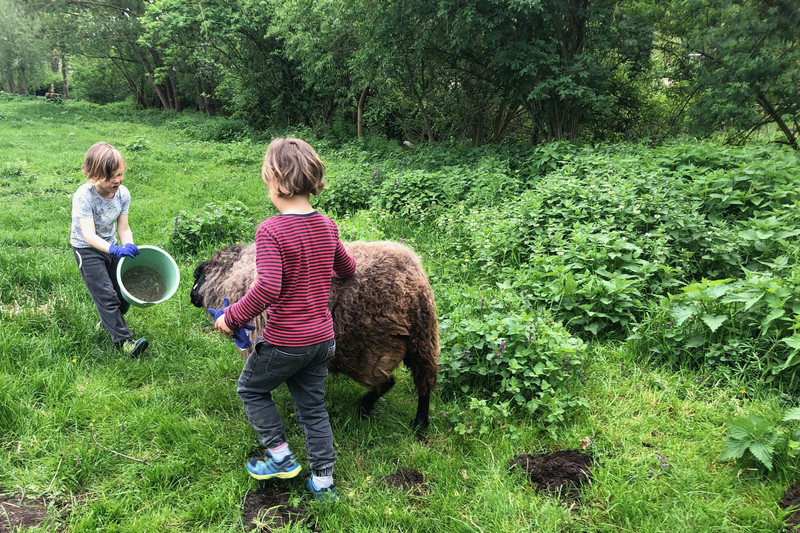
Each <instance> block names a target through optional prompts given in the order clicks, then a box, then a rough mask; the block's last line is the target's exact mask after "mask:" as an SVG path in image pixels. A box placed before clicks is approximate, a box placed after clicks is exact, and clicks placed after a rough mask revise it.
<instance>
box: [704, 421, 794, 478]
mask: <svg viewBox="0 0 800 533" xmlns="http://www.w3.org/2000/svg"><path fill="white" fill-rule="evenodd" d="M798 421H800V407H795V408H793V409H789V410H788V411H787V412H786V414H785V415H784V416H783V418H782V419H781V421H780V422H779V423H775V421H773V420H768V419H766V418H764V417H761V416H758V415H755V414H751V415H749V416H746V417H739V418H736V419H733V420H729V421H728V422H727V423H726V426H727V429H728V435H727V439H725V444H724V446H723V450H722V454H721V455H720V457H719V458H720V460H721V461H726V460H742V459H744V458H745V457H752V458H753V459H755V460H756V461H757V462H758V463H759V464H761V465H763V466H764V467H766V469H767V470H768V471H770V472H772V471H773V468H775V469H776V470H778V471H780V472H783V473H786V474H790V477H792V476H793V473H794V472H796V469H797V462H798V458H800V424H797V423H796V422H798ZM793 422H795V423H794V424H793Z"/></svg>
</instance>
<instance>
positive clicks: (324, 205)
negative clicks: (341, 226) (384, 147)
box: [314, 167, 381, 216]
mask: <svg viewBox="0 0 800 533" xmlns="http://www.w3.org/2000/svg"><path fill="white" fill-rule="evenodd" d="M380 176H381V170H380V168H378V167H375V168H374V170H373V171H372V175H371V176H370V175H368V174H366V173H365V172H363V171H361V170H360V169H358V168H355V167H348V168H347V169H345V170H343V171H339V172H336V173H335V174H334V173H330V174H329V175H328V176H326V178H325V190H324V191H322V194H320V195H319V196H318V197H315V199H314V205H315V207H317V208H318V209H319V210H321V211H325V212H326V213H331V214H335V215H340V216H341V215H345V214H346V213H355V212H356V211H358V210H360V209H365V208H367V207H368V206H369V203H370V200H371V199H372V197H373V196H374V194H375V189H376V188H377V184H378V183H379V181H378V180H379V179H380Z"/></svg>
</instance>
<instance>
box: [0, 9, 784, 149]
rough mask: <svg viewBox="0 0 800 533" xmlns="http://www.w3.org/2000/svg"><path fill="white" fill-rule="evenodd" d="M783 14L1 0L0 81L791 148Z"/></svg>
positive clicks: (545, 138) (533, 139)
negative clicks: (716, 137)
mask: <svg viewBox="0 0 800 533" xmlns="http://www.w3.org/2000/svg"><path fill="white" fill-rule="evenodd" d="M799 21H800V7H798V5H797V3H796V2H791V1H787V0H780V1H774V2H767V3H764V2H758V1H756V0H737V1H735V2H727V1H725V2H723V1H720V0H694V1H692V2H679V1H677V0H673V1H669V2H659V3H651V2H643V1H634V2H623V3H620V2H614V1H610V0H601V1H593V2H589V1H587V0H582V1H566V0H536V1H524V2H505V1H500V0H468V1H453V0H436V1H434V2H431V1H428V0H407V1H403V2H398V1H385V2H375V1H373V0H357V1H351V2H341V1H338V0H321V1H317V2H311V3H307V2H296V1H291V2H287V1H283V0H245V1H235V2H234V1H231V0H203V1H202V2H184V1H182V0H155V1H143V0H120V1H117V2H113V3H111V2H104V1H100V2H85V1H82V0H55V1H49V2H41V1H39V0H2V2H0V34H2V35H3V39H0V83H2V85H3V87H2V88H4V89H5V90H6V91H9V92H16V93H23V94H29V93H32V92H33V93H35V94H39V95H42V94H44V92H45V91H47V90H48V89H49V86H50V84H51V83H52V84H54V85H55V88H56V90H57V91H58V92H59V93H64V95H65V96H68V95H69V94H70V92H71V94H73V95H74V96H78V97H80V98H84V99H88V100H91V101H93V102H98V103H108V102H112V101H119V100H121V99H124V98H125V96H126V95H128V97H129V98H130V100H131V101H132V102H134V103H135V105H137V106H138V107H141V108H148V107H161V108H164V109H173V110H176V111H181V110H182V109H196V110H199V111H201V112H203V113H208V114H218V113H222V114H225V115H227V116H233V117H234V118H236V119H238V120H242V121H244V122H245V123H246V124H247V125H248V127H252V128H256V129H265V128H273V129H278V130H280V129H282V128H285V127H291V126H297V125H305V126H308V127H311V128H313V129H314V130H315V131H316V132H322V133H325V134H326V135H329V136H332V137H333V138H338V139H340V140H348V139H351V138H353V137H355V136H358V137H361V136H362V135H363V133H364V132H365V131H366V132H369V133H372V134H379V135H383V136H386V137H389V138H392V139H396V140H400V141H402V140H410V141H412V142H414V143H417V142H422V141H448V140H450V139H456V140H459V141H462V140H468V141H471V142H472V143H473V144H475V145H481V144H484V143H503V142H510V143H520V142H522V143H526V144H540V143H545V142H550V141H558V140H562V139H563V140H577V139H585V140H592V141H595V140H631V139H640V138H643V137H650V138H660V139H661V138H664V137H666V136H669V135H672V134H674V133H677V132H686V131H687V130H691V132H692V133H694V134H697V135H707V134H711V133H714V132H717V131H720V130H722V131H724V132H725V134H726V136H727V137H728V138H729V139H730V140H742V139H746V138H747V137H749V136H750V135H752V134H754V133H762V132H763V133H765V134H766V135H767V136H768V138H773V137H774V138H776V139H779V140H780V141H781V142H785V143H788V144H789V145H791V146H792V147H794V148H795V149H797V147H798V146H797V137H798V134H800V96H798V92H797V86H798V83H799V82H800V67H798V65H800V61H798V57H799V54H800V38H799V37H798V32H797V31H796V29H797V26H798V24H799V23H800V22H799Z"/></svg>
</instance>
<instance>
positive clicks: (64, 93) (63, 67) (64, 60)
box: [60, 54, 69, 100]
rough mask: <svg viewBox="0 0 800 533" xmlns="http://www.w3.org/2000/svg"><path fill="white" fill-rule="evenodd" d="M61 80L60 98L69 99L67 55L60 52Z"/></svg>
mask: <svg viewBox="0 0 800 533" xmlns="http://www.w3.org/2000/svg"><path fill="white" fill-rule="evenodd" d="M60 63H61V80H62V85H63V87H62V88H61V98H63V99H64V100H69V80H68V79H67V56H66V55H65V54H61V61H60Z"/></svg>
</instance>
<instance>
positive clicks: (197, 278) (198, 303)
mask: <svg viewBox="0 0 800 533" xmlns="http://www.w3.org/2000/svg"><path fill="white" fill-rule="evenodd" d="M207 263H208V261H203V262H202V263H200V264H199V265H197V268H195V269H194V285H192V292H190V293H189V298H190V299H191V300H192V304H193V305H194V306H195V307H205V305H204V303H203V295H202V294H201V292H200V289H201V287H202V286H203V283H205V282H206V272H205V268H206V264H207Z"/></svg>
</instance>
